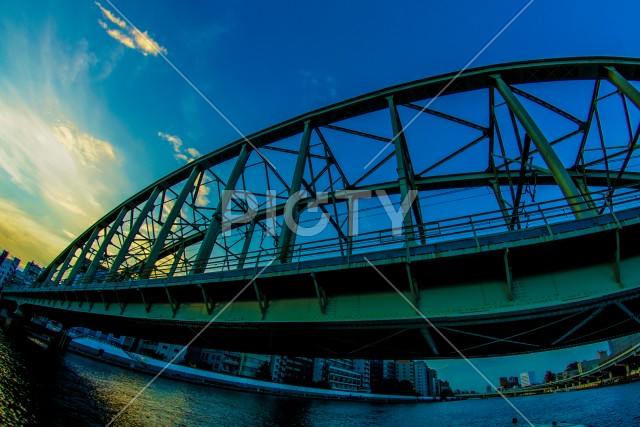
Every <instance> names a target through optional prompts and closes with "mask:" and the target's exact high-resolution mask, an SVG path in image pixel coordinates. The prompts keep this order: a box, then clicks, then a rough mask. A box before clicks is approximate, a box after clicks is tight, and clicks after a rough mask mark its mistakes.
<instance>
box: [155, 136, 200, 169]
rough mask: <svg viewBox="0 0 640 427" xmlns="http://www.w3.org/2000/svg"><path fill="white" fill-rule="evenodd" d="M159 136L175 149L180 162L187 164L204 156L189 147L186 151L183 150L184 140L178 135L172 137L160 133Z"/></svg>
mask: <svg viewBox="0 0 640 427" xmlns="http://www.w3.org/2000/svg"><path fill="white" fill-rule="evenodd" d="M158 136H159V137H160V138H162V139H164V140H165V141H167V142H168V143H169V144H171V147H172V148H173V152H174V155H173V156H174V157H175V158H176V160H178V161H183V162H185V163H189V162H192V161H194V160H195V159H197V158H198V157H200V156H201V155H202V154H201V153H200V152H199V151H198V150H196V149H195V148H193V147H187V148H185V149H184V150H183V149H182V139H180V137H179V136H176V135H170V134H168V133H164V132H158Z"/></svg>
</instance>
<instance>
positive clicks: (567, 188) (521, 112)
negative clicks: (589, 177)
mask: <svg viewBox="0 0 640 427" xmlns="http://www.w3.org/2000/svg"><path fill="white" fill-rule="evenodd" d="M491 77H492V78H493V79H494V81H495V86H496V89H498V91H499V92H500V94H501V95H502V97H503V98H504V100H505V102H506V103H507V105H508V106H509V108H510V109H511V110H512V111H513V113H514V114H515V115H516V117H518V120H519V121H520V123H521V124H522V126H523V127H524V128H525V130H526V131H527V133H528V134H529V136H530V137H531V140H532V141H533V143H534V144H535V145H536V148H537V149H538V152H539V153H540V155H541V156H542V158H543V160H544V161H545V163H546V164H547V166H548V167H549V169H550V170H551V173H552V174H553V177H554V178H555V180H556V182H557V184H558V187H560V190H561V191H562V194H564V196H565V197H566V198H567V200H568V201H569V204H570V206H571V210H572V211H573V213H574V215H575V217H576V218H577V219H580V218H585V217H590V216H592V215H593V212H592V210H591V209H589V206H588V204H587V203H586V202H585V200H584V198H583V197H582V194H581V193H580V190H578V187H576V185H575V183H574V182H573V180H572V179H571V177H570V176H569V173H568V172H567V169H565V167H564V165H563V164H562V161H561V160H560V158H559V157H558V155H557V154H556V152H555V151H554V150H553V148H552V147H551V144H549V141H548V140H547V138H546V137H545V136H544V134H543V133H542V130H540V128H539V127H538V125H537V124H536V122H534V120H533V118H532V117H531V116H530V115H529V113H528V112H527V110H526V109H525V108H524V107H523V106H522V104H521V103H520V101H519V100H518V98H516V96H515V95H514V93H513V92H512V91H511V88H510V87H509V86H508V85H507V84H506V83H505V82H504V80H502V78H501V77H500V76H499V75H496V74H494V75H492V76H491Z"/></svg>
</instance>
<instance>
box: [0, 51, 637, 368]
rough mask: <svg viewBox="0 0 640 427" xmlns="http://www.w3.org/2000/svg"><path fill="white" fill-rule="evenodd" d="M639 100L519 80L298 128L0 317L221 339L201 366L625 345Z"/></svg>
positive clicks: (126, 208) (192, 176) (610, 85)
mask: <svg viewBox="0 0 640 427" xmlns="http://www.w3.org/2000/svg"><path fill="white" fill-rule="evenodd" d="M638 80H640V60H638V59H628V58H608V57H603V58H598V57H596V58H569V59H553V60H541V61H530V62H520V63H512V64H506V65H498V66H490V67H483V68H478V69H473V70H467V71H464V72H462V73H461V74H460V75H457V73H452V74H446V75H441V76H437V77H431V78H427V79H424V80H420V81H415V82H410V83H406V84H401V85H398V86H394V87H391V88H387V89H383V90H379V91H377V92H373V93H369V94H367V95H363V96H360V97H357V98H353V99H349V100H347V101H344V102H340V103H338V104H335V105H331V106H329V107H326V108H322V109H319V110H316V111H313V112H310V113H308V114H304V115H302V116H299V117H296V118H293V119H291V120H288V121H285V122H283V123H281V124H278V125H275V126H273V127H270V128H268V129H265V130H262V131H260V132H256V133H254V134H252V135H250V136H248V137H247V138H246V139H244V138H243V139H240V140H238V141H236V142H234V143H232V144H229V145H227V146H225V147H223V148H220V149H217V150H215V151H213V152H211V153H210V154H208V155H205V156H203V157H201V158H200V159H198V160H196V161H194V162H191V163H188V164H186V165H184V166H183V167H181V168H180V169H178V170H176V171H175V172H173V173H171V174H170V175H168V176H166V177H164V178H162V179H161V180H159V181H157V182H154V183H153V184H151V185H149V186H148V187H146V188H144V189H143V190H141V191H140V192H138V193H137V194H135V195H134V196H133V197H131V198H129V199H128V200H125V201H124V202H123V203H121V204H120V205H118V206H116V207H115V208H114V209H113V210H112V211H111V212H109V213H107V214H106V215H105V216H104V217H102V218H101V219H100V220H98V221H97V222H96V223H95V224H94V225H93V226H91V227H90V228H89V229H87V230H86V231H85V232H84V233H82V234H81V235H80V236H78V238H77V239H75V240H74V241H73V242H72V243H71V244H70V245H69V246H68V247H67V248H66V249H65V250H64V251H62V252H61V253H60V255H58V256H57V257H56V258H55V259H54V260H53V262H51V264H50V265H49V266H48V267H47V268H46V269H45V270H44V272H43V273H42V274H41V276H40V277H39V278H38V280H37V281H36V283H35V284H34V285H33V286H31V287H29V288H24V287H14V288H10V289H4V290H3V293H2V299H3V302H4V303H5V304H17V305H18V306H19V307H20V309H21V311H22V312H24V313H36V314H43V315H46V316H48V317H51V318H54V319H58V320H60V321H62V322H63V323H64V324H65V325H68V326H80V325H84V326H87V327H92V328H95V329H109V330H110V331H113V332H115V333H121V334H125V335H132V336H140V337H146V338H150V339H156V340H163V341H167V342H183V343H184V342H187V341H189V340H190V339H191V338H192V337H193V336H194V335H195V334H196V332H198V331H199V330H200V329H201V328H202V327H203V326H205V325H207V324H208V323H209V322H210V320H212V319H215V322H213V323H212V324H210V325H209V326H208V327H207V328H206V330H205V331H204V332H203V333H202V334H201V335H200V336H199V338H198V341H197V344H198V345H203V346H209V347H213V348H221V349H232V350H237V351H248V352H256V353H272V354H278V353H279V354H294V355H310V356H311V355H312V356H333V357H353V358H359V357H376V358H396V359H399V358H451V357H459V354H458V353H457V352H455V351H454V350H453V348H452V346H451V343H453V344H454V345H456V346H457V347H458V348H459V349H460V350H461V351H462V352H463V353H464V354H465V355H466V356H470V357H479V356H492V355H504V354H517V353H525V352H533V351H540V350H548V349H554V348H561V347H566V346H573V345H578V344H585V343H590V342H596V341H600V340H604V339H608V338H611V337H615V336H620V335H624V334H627V333H631V332H635V331H637V330H639V329H640V319H639V316H638V313H639V312H640V245H639V244H638V242H639V241H640V240H639V237H640V215H639V214H640V199H639V196H640V191H639V185H640V161H639V160H638V155H637V153H636V152H635V149H636V147H637V146H638V137H639V135H640V92H639V91H638V89H637V88H636V85H635V84H634V83H633V82H635V81H638ZM229 194H234V196H233V197H226V196H225V195H229ZM292 196H294V197H292ZM295 196H297V197H295ZM368 196H371V197H368ZM413 196H415V199H412V197H413ZM410 202H412V203H410ZM403 209H404V212H406V213H407V214H406V215H405V216H404V218H403V219H402V220H401V221H396V222H392V220H391V219H392V217H394V215H390V213H391V214H392V213H393V212H400V213H402V212H403ZM395 217H396V218H398V216H397V215H396V216H395ZM323 218H324V219H323ZM286 219H289V221H290V223H292V224H294V227H289V226H287V225H286ZM321 220H322V221H324V222H319V221H321ZM296 224H298V228H297V229H296V228H295V225H296ZM314 224H315V225H316V227H315V228H313V227H312V226H313V225H314ZM321 225H323V226H324V228H323V227H321ZM292 228H293V229H294V230H292ZM319 229H322V230H321V231H318V230H319ZM394 287H395V288H397V291H396V289H394ZM243 289H244V291H242V290H243ZM241 291H242V292H241ZM238 294H239V295H238ZM412 305H413V307H412ZM414 307H415V309H414ZM416 309H418V310H419V311H420V313H421V314H419V313H417V312H416ZM423 316H424V317H423ZM425 318H426V319H428V321H427V320H425Z"/></svg>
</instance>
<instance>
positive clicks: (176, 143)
mask: <svg viewBox="0 0 640 427" xmlns="http://www.w3.org/2000/svg"><path fill="white" fill-rule="evenodd" d="M158 136H159V137H160V138H162V139H164V140H165V141H168V142H169V143H171V145H173V151H175V152H176V153H179V152H180V147H182V140H181V139H180V138H179V137H177V136H175V135H169V134H168V133H164V132H158Z"/></svg>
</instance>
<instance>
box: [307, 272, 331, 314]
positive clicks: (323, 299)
mask: <svg viewBox="0 0 640 427" xmlns="http://www.w3.org/2000/svg"><path fill="white" fill-rule="evenodd" d="M311 278H312V279H313V285H314V286H315V288H316V296H317V297H318V305H319V306H320V313H322V314H326V313H327V304H329V301H328V300H327V293H326V292H325V290H324V288H322V286H320V284H318V278H317V277H316V273H314V272H311Z"/></svg>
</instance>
